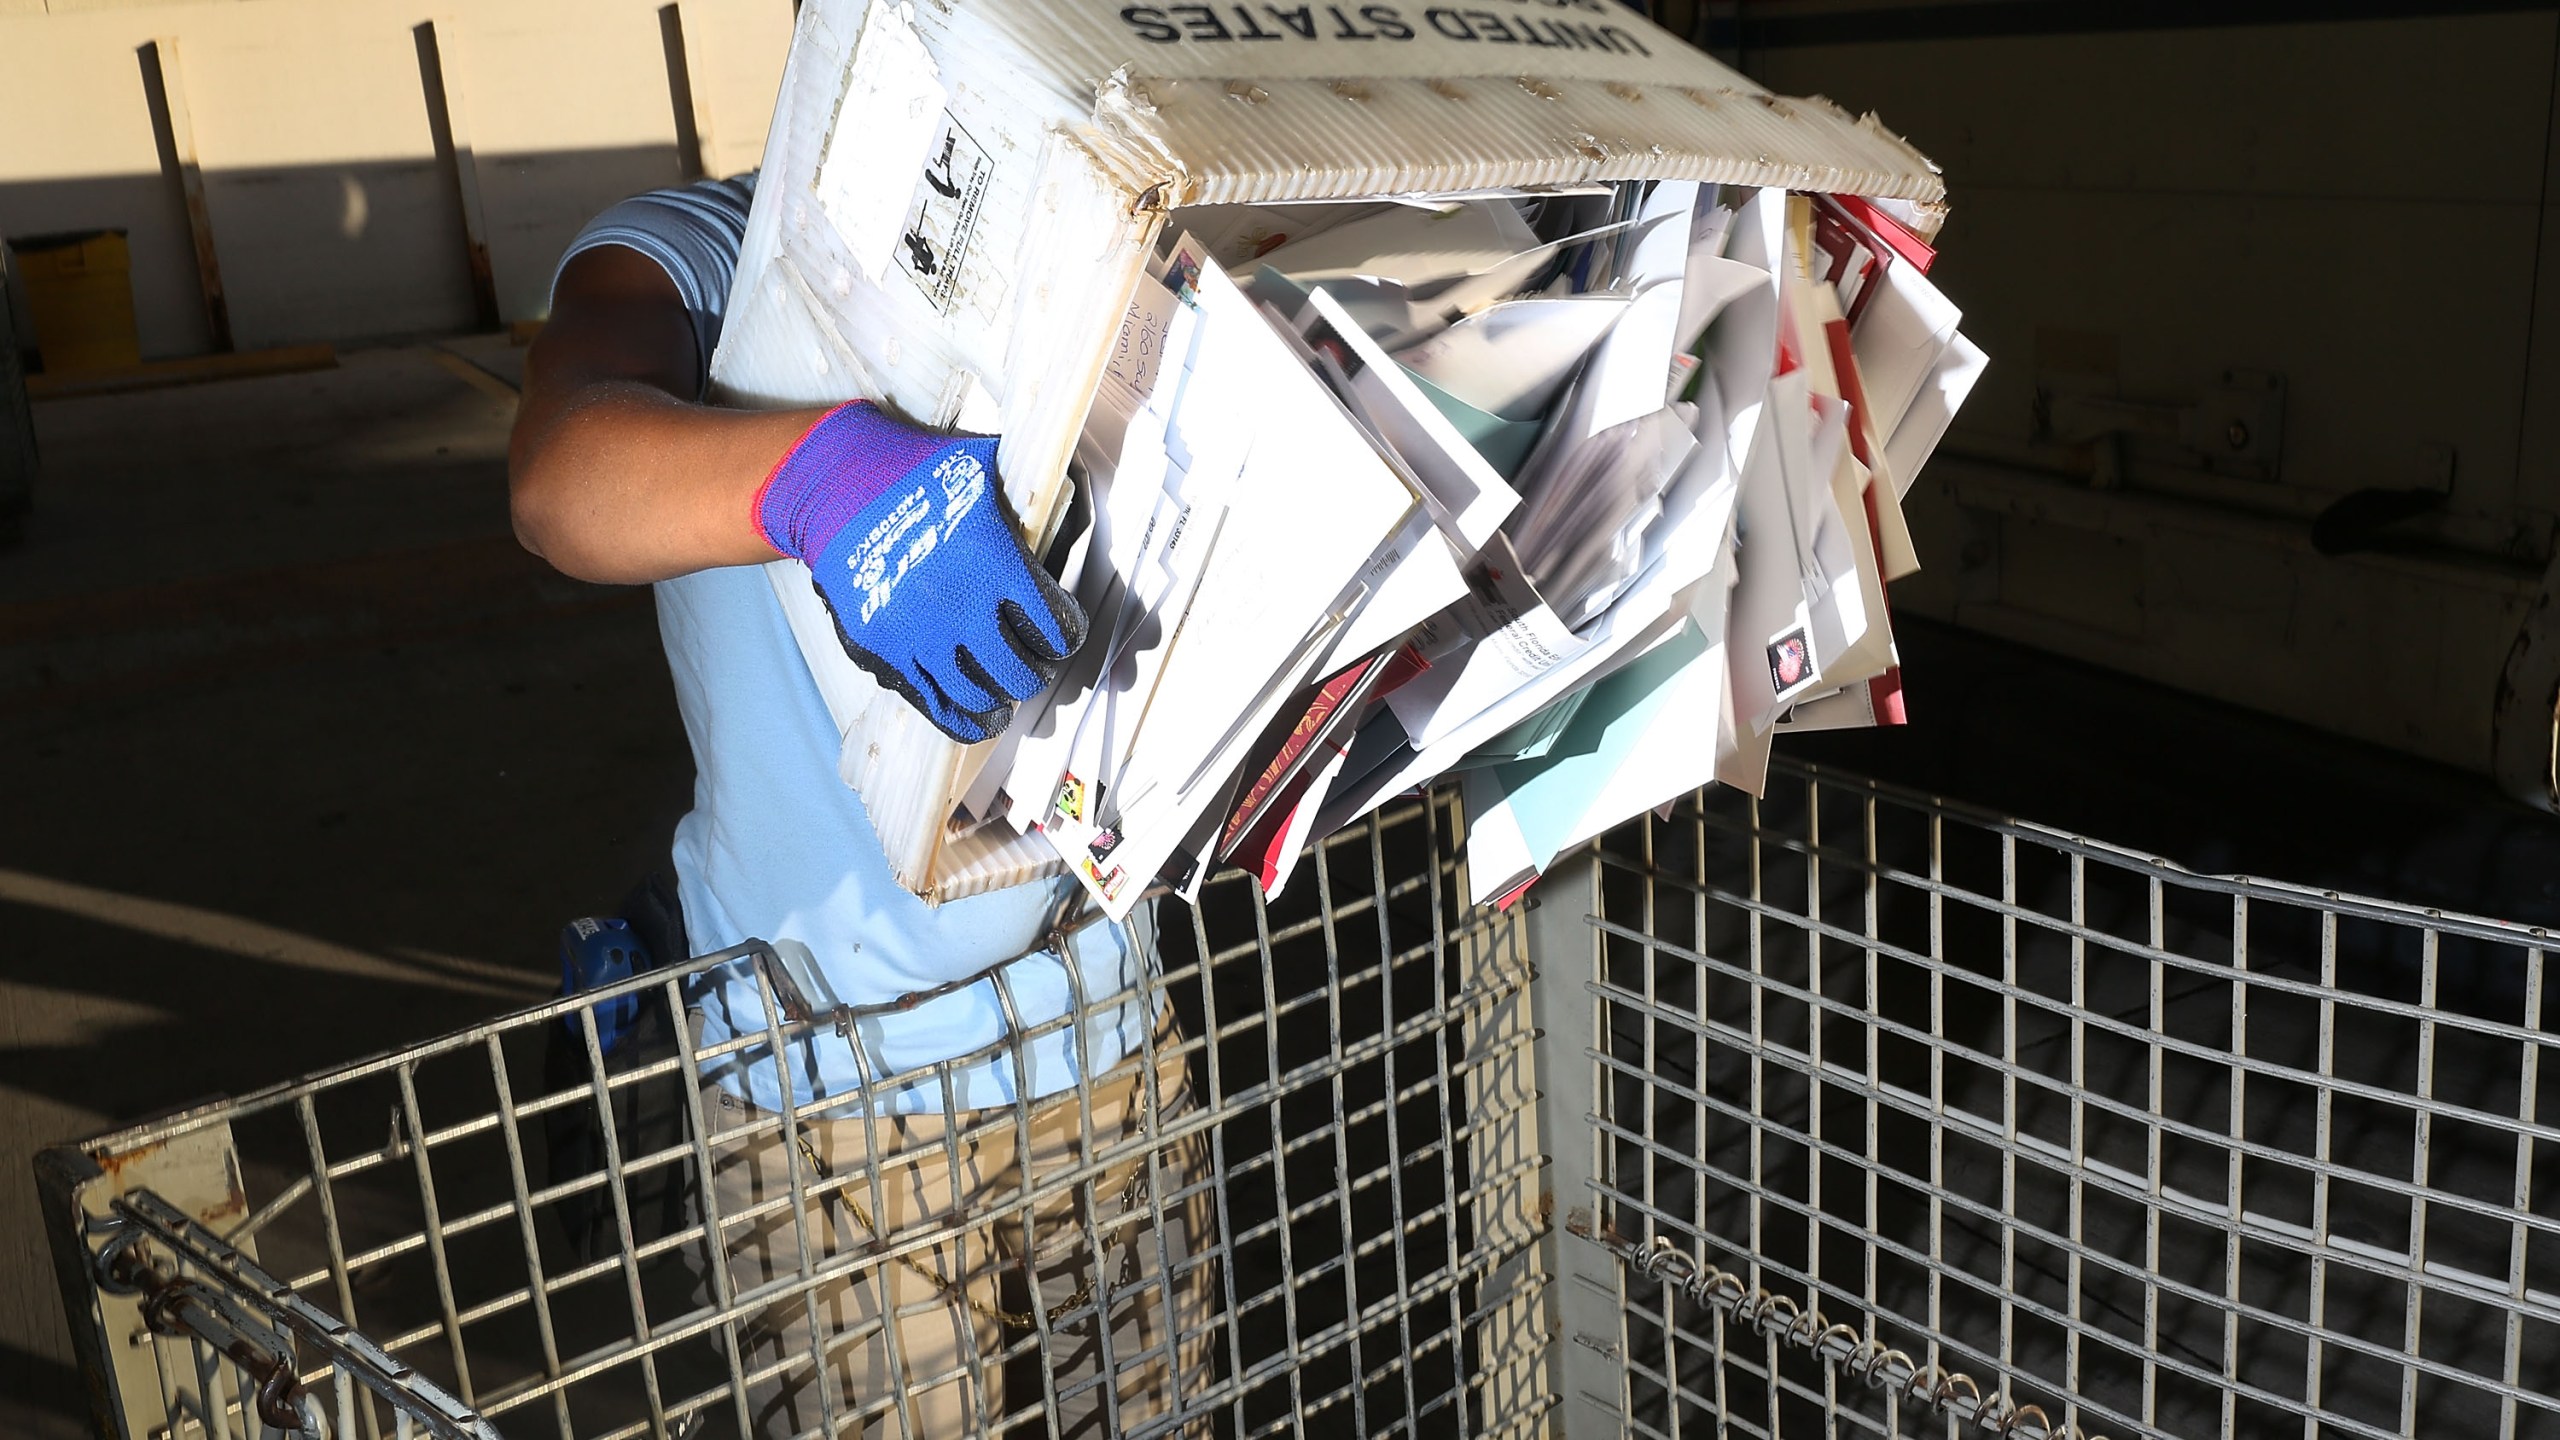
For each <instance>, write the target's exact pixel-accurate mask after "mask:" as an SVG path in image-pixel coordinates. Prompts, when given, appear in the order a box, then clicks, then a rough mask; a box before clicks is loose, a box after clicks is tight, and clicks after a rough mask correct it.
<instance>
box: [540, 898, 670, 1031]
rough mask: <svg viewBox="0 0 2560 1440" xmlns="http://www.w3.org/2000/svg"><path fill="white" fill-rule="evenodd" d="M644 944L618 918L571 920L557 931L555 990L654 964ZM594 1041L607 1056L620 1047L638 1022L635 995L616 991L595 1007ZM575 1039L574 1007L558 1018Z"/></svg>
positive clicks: (603, 981)
mask: <svg viewBox="0 0 2560 1440" xmlns="http://www.w3.org/2000/svg"><path fill="white" fill-rule="evenodd" d="M656 964H657V962H656V961H655V960H654V959H652V958H650V955H649V949H648V947H647V946H645V945H643V944H641V943H640V937H639V936H638V935H636V934H633V933H632V930H631V922H630V921H628V920H624V919H622V918H620V917H619V916H605V917H597V916H589V917H587V918H586V919H583V920H572V921H570V922H569V925H568V928H566V929H564V930H562V931H561V932H560V993H561V994H563V995H577V994H581V993H583V992H585V991H588V990H600V989H603V988H604V987H605V986H608V985H614V984H618V983H620V982H622V981H624V980H628V979H630V978H631V977H632V976H634V975H637V974H639V973H640V972H642V971H644V970H648V969H651V968H653V967H655V966H656ZM594 1008H595V1017H596V1044H597V1045H599V1046H600V1047H602V1048H603V1050H604V1053H605V1054H607V1055H610V1054H612V1053H613V1052H614V1051H616V1050H618V1049H620V1048H621V1046H622V1042H623V1041H624V1040H626V1039H628V1038H630V1035H631V1032H632V1030H633V1029H634V1028H636V1027H637V1026H638V1024H639V1022H640V997H639V996H638V995H637V994H632V995H617V996H615V997H613V998H612V999H610V1000H606V1001H602V1002H600V1003H598V1004H597V1005H596V1006H595V1007H594ZM560 1022H561V1023H562V1024H564V1025H566V1026H568V1027H569V1033H570V1035H571V1036H572V1037H575V1036H577V1035H578V1033H579V1029H580V1027H579V1024H578V1016H577V1013H576V1012H575V1011H572V1012H570V1013H569V1014H566V1015H563V1016H561V1017H560Z"/></svg>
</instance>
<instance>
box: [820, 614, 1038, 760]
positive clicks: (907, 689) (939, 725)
mask: <svg viewBox="0 0 2560 1440" xmlns="http://www.w3.org/2000/svg"><path fill="white" fill-rule="evenodd" d="M810 588H812V589H814V590H816V591H817V592H818V603H820V604H822V605H824V606H826V607H827V618H829V619H831V620H833V621H834V622H835V626H836V640H837V643H839V644H841V645H843V646H844V653H845V654H846V656H847V657H849V658H850V659H851V660H852V661H853V663H854V664H856V665H859V666H861V667H862V670H863V673H865V674H867V675H869V676H870V677H871V678H872V679H874V680H877V681H879V682H880V685H881V688H883V689H885V690H888V691H890V692H892V693H894V694H895V695H896V696H897V697H898V698H899V699H901V700H904V701H906V702H907V704H908V706H909V707H910V708H912V709H913V710H914V711H915V712H916V713H917V714H919V715H922V716H923V717H924V718H925V719H927V720H929V721H931V722H932V723H933V728H935V729H936V730H939V731H941V732H942V733H943V734H945V735H948V736H950V737H951V738H952V739H954V740H957V741H959V742H960V743H961V744H963V745H975V744H977V743H978V742H979V741H981V740H985V739H989V738H991V737H993V736H994V735H995V733H996V732H997V731H999V730H1002V729H1003V728H1004V726H1005V723H1006V722H1007V721H1009V720H1011V719H1012V718H1013V710H1012V707H1011V706H1000V707H999V708H1000V709H1001V711H1002V713H1001V714H1000V715H997V716H995V717H994V719H993V723H992V724H990V723H988V720H987V719H986V718H984V714H985V712H981V714H976V715H973V714H971V713H969V712H968V711H966V710H965V709H963V708H962V707H961V706H958V705H955V704H953V703H952V702H951V697H950V695H949V694H947V693H946V692H945V691H944V690H943V688H942V687H941V686H940V685H939V684H936V683H935V681H934V678H933V676H931V675H929V674H927V673H925V670H924V667H922V666H920V665H917V666H912V667H909V666H900V665H893V664H891V663H890V662H889V661H888V660H886V659H884V658H883V657H881V656H880V655H878V654H876V653H874V652H873V651H871V650H870V649H868V648H866V647H864V646H862V645H858V644H856V643H855V642H854V639H853V637H852V636H851V635H848V634H846V633H845V628H844V617H843V616H842V615H839V614H837V613H836V603H835V601H834V600H833V599H832V598H830V597H829V596H828V594H827V587H826V586H824V585H820V584H818V583H817V579H816V577H815V576H814V575H813V576H812V577H811V578H810Z"/></svg>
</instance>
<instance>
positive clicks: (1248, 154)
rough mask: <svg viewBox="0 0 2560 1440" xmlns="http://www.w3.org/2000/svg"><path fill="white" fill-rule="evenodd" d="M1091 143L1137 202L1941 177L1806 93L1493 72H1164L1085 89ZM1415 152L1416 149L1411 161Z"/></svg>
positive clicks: (1839, 185) (1849, 188) (1894, 186)
mask: <svg viewBox="0 0 2560 1440" xmlns="http://www.w3.org/2000/svg"><path fill="white" fill-rule="evenodd" d="M1094 125H1095V127H1096V128H1097V129H1098V130H1099V131H1101V132H1102V133H1103V134H1104V135H1105V136H1107V137H1109V138H1108V141H1107V142H1105V143H1104V144H1103V145H1099V146H1097V149H1098V150H1101V151H1103V152H1104V153H1108V154H1112V155H1114V156H1115V157H1125V158H1124V159H1123V164H1124V165H1125V166H1126V167H1127V168H1124V169H1123V170H1122V173H1123V175H1124V176H1126V177H1127V178H1128V180H1129V181H1130V184H1131V190H1132V194H1133V195H1140V196H1149V197H1151V198H1152V201H1153V203H1155V204H1158V205H1160V206H1163V207H1165V208H1171V207H1174V206H1180V205H1214V204H1225V203H1233V202H1240V201H1258V202H1275V201H1286V200H1326V199H1344V198H1352V197H1358V196H1364V195H1397V194H1412V193H1418V192H1430V191H1448V190H1471V189H1478V188H1486V187H1494V186H1513V185H1538V184H1556V183H1576V182H1591V181H1622V180H1668V179H1682V180H1707V181H1715V182H1718V183H1724V184H1738V185H1775V186H1783V187H1785V188H1788V189H1795V190H1822V191H1832V192H1838V193H1846V194H1856V195H1869V196H1878V197H1884V198H1890V199H1896V200H1905V201H1911V202H1914V203H1915V204H1916V205H1919V206H1942V205H1943V203H1944V200H1945V197H1946V184H1945V180H1944V177H1943V176H1942V175H1941V174H1940V173H1939V170H1938V167H1937V166H1936V165H1935V164H1933V163H1931V161H1930V160H1929V158H1928V157H1927V156H1925V155H1923V154H1921V153H1920V152H1919V150H1917V149H1915V148H1914V147H1913V146H1912V145H1911V144H1910V142H1909V141H1907V140H1905V139H1903V138H1902V137H1901V136H1899V135H1896V134H1894V133H1893V132H1892V131H1890V130H1888V129H1886V128H1885V126H1884V124H1883V123H1882V122H1881V121H1879V120H1877V119H1876V118H1875V117H1874V116H1873V115H1868V116H1865V117H1852V116H1851V115H1850V114H1849V113H1848V112H1847V111H1845V110H1843V109H1841V108H1840V107H1839V106H1837V105H1835V104H1833V103H1831V102H1830V101H1828V100H1825V99H1822V98H1821V97H1819V96H1815V97H1810V98H1802V99H1799V98H1793V97H1788V96H1781V95H1773V94H1770V93H1769V92H1767V91H1763V90H1756V89H1746V88H1741V87H1734V86H1725V87H1717V88H1709V87H1705V86H1698V85H1638V84H1629V83H1624V82H1619V81H1605V82H1604V81H1590V80H1547V79H1542V78H1539V77H1537V76H1533V75H1513V74H1495V75H1478V76H1447V77H1434V78H1431V79H1362V80H1346V79H1331V80H1328V79H1300V80H1281V79H1268V80H1257V79H1253V78H1249V77H1232V78H1224V79H1220V78H1210V79H1169V78H1163V77H1151V76H1146V75H1141V74H1135V73H1132V72H1131V71H1129V70H1128V69H1126V68H1125V67H1124V68H1123V69H1122V70H1120V71H1118V72H1115V73H1114V74H1113V75H1112V76H1110V77H1109V78H1108V79H1107V80H1105V81H1104V82H1103V83H1102V85H1101V86H1100V87H1098V90H1097V93H1096V96H1095V104H1094ZM1416 152H1424V153H1429V154H1432V155H1433V156H1434V157H1435V159H1434V160H1433V161H1432V162H1431V163H1429V164H1426V165H1416V164H1413V163H1411V161H1410V159H1409V157H1410V156H1411V155H1412V154H1414V153H1416Z"/></svg>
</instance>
